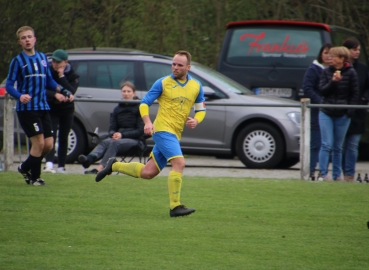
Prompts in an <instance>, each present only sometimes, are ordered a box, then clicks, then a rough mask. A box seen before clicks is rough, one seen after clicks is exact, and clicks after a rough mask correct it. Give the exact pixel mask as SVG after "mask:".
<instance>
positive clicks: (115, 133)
mask: <svg viewBox="0 0 369 270" xmlns="http://www.w3.org/2000/svg"><path fill="white" fill-rule="evenodd" d="M111 138H112V139H113V140H120V139H122V134H121V133H120V132H114V134H113V135H112V136H111Z"/></svg>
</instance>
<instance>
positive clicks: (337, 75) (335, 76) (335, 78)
mask: <svg viewBox="0 0 369 270" xmlns="http://www.w3.org/2000/svg"><path fill="white" fill-rule="evenodd" d="M340 80H342V76H341V71H339V70H336V72H335V73H333V77H332V81H334V82H338V81H340Z"/></svg>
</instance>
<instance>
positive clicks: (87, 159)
mask: <svg viewBox="0 0 369 270" xmlns="http://www.w3.org/2000/svg"><path fill="white" fill-rule="evenodd" d="M95 160H96V157H95V156H91V155H88V156H85V155H80V156H79V157H78V161H79V163H81V164H82V166H83V168H85V169H87V168H88V167H90V166H91V164H92V163H94V162H95Z"/></svg>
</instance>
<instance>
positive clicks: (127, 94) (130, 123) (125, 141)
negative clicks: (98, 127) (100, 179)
mask: <svg viewBox="0 0 369 270" xmlns="http://www.w3.org/2000/svg"><path fill="white" fill-rule="evenodd" d="M122 97H123V99H124V100H134V99H138V98H137V97H136V88H135V86H134V85H133V84H132V83H130V82H125V83H124V84H123V86H122ZM139 106H140V104H139V103H128V102H127V103H120V104H119V105H118V106H117V107H115V108H114V110H113V113H112V115H111V118H110V127H109V138H108V139H105V140H103V141H102V142H100V143H99V144H98V145H97V146H96V147H95V148H94V149H93V150H92V151H91V153H90V154H88V155H87V156H85V155H80V156H79V157H78V161H79V162H80V163H81V164H82V166H83V167H84V168H88V167H90V165H91V164H92V163H94V162H95V161H96V160H99V159H100V158H102V160H101V162H100V164H99V165H98V166H97V168H96V169H92V170H91V171H85V173H86V174H96V173H98V172H99V171H101V170H102V169H104V167H105V166H106V162H107V161H108V159H109V158H111V157H115V156H117V154H118V153H124V152H126V151H129V149H131V148H132V147H133V146H136V145H137V144H138V143H139V142H140V141H142V140H143V135H144V123H143V121H142V118H141V115H140V111H139Z"/></svg>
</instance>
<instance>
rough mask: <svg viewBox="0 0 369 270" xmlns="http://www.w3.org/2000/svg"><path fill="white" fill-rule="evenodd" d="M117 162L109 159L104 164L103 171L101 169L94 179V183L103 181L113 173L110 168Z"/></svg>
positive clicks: (113, 158)
mask: <svg viewBox="0 0 369 270" xmlns="http://www.w3.org/2000/svg"><path fill="white" fill-rule="evenodd" d="M115 162H117V160H116V159H115V157H112V158H109V160H108V162H107V163H106V166H105V168H104V169H102V170H101V171H100V172H99V173H98V174H97V175H96V178H95V181H96V182H100V181H101V180H103V179H104V178H105V176H107V175H109V174H111V173H112V172H113V169H112V166H113V164H114V163H115Z"/></svg>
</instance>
